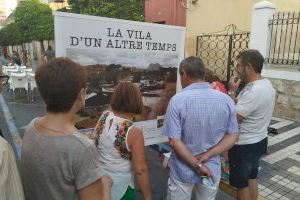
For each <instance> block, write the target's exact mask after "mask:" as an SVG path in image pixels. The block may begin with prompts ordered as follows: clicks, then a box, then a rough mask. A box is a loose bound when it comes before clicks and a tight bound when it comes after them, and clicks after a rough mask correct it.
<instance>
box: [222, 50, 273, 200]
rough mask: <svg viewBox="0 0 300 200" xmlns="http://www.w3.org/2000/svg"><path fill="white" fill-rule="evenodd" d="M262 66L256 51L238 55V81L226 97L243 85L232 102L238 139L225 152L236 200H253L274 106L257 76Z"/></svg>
mask: <svg viewBox="0 0 300 200" xmlns="http://www.w3.org/2000/svg"><path fill="white" fill-rule="evenodd" d="M263 63H264V58H263V56H262V55H261V54H260V53H259V51H257V50H253V49H249V50H246V51H244V52H242V53H241V54H240V55H238V57H237V72H238V76H239V77H238V79H237V80H232V81H231V82H230V83H229V92H228V94H229V95H230V96H231V97H232V98H233V99H235V94H236V91H237V89H238V87H239V85H240V83H241V82H243V83H245V84H246V85H245V87H244V88H243V89H242V91H241V92H240V93H239V95H238V96H237V99H236V109H237V120H238V123H239V126H240V137H239V140H238V142H237V143H236V144H235V146H233V148H232V149H231V150H230V151H229V165H230V178H229V182H230V185H231V186H234V187H236V188H237V199H239V200H256V199H257V196H258V192H257V181H256V178H257V174H258V167H259V160H260V158H261V156H262V155H263V154H264V153H265V152H266V150H267V137H268V131H267V128H268V126H269V124H270V121H271V117H272V114H273V110H274V105H275V90H274V88H273V86H272V84H271V82H270V81H269V80H268V79H266V78H263V77H262V76H261V71H262V68H263Z"/></svg>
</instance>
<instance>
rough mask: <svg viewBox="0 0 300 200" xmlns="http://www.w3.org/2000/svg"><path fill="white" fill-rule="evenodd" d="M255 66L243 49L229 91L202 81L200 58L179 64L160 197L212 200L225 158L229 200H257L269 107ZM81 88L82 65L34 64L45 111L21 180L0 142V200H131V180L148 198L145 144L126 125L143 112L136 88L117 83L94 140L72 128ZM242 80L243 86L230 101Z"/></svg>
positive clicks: (252, 53) (34, 127)
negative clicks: (231, 190)
mask: <svg viewBox="0 0 300 200" xmlns="http://www.w3.org/2000/svg"><path fill="white" fill-rule="evenodd" d="M263 62H264V58H263V56H262V55H261V54H260V53H259V52H258V51H257V50H246V51H244V52H242V53H241V54H240V55H239V56H238V57H237V66H236V67H237V73H238V78H233V79H232V80H231V81H230V83H229V90H228V92H227V91H226V88H225V87H224V85H223V84H222V83H221V82H220V81H219V80H218V79H216V77H215V76H208V75H209V73H211V72H209V71H207V69H205V66H204V63H203V61H202V60H201V58H198V57H188V58H186V59H184V60H183V61H182V62H181V63H180V66H179V74H180V81H181V85H182V88H183V89H182V90H181V91H180V92H178V93H177V94H175V95H174V96H173V97H172V98H171V100H170V102H169V104H168V108H167V112H166V114H165V118H164V125H163V129H162V132H163V134H164V135H165V136H167V137H168V138H169V143H170V145H171V147H172V153H171V158H170V160H169V167H170V178H169V180H168V189H167V199H168V200H189V199H191V198H194V199H203V200H212V199H215V197H216V194H217V191H218V185H219V182H220V179H221V159H220V155H221V154H222V155H223V158H225V160H227V159H226V158H227V157H229V182H230V185H232V186H233V187H235V188H237V199H239V200H248V199H249V200H256V199H257V196H258V192H257V181H256V178H257V175H258V167H259V160H260V157H261V156H262V155H263V154H264V153H265V152H266V148H267V127H268V125H269V123H270V120H271V117H272V112H273V109H274V104H275V91H274V89H273V87H272V85H271V83H270V81H269V80H268V79H265V78H263V77H262V76H261V70H262V67H263ZM212 77H213V78H212ZM86 81H87V73H86V71H85V69H84V67H83V66H81V65H79V64H77V63H75V62H73V61H71V60H70V59H67V58H56V59H51V60H50V61H49V62H47V63H45V64H42V65H41V66H39V67H38V69H37V71H36V82H37V86H38V89H39V92H40V94H41V97H42V98H43V100H44V101H45V103H46V110H47V113H46V115H45V116H43V117H38V118H36V119H33V120H32V121H31V122H30V124H29V125H28V126H27V128H26V131H25V134H24V138H23V145H22V156H21V167H20V168H21V178H20V177H19V174H18V170H17V169H16V164H15V158H14V156H13V152H12V149H11V147H10V146H9V144H8V143H7V142H6V141H5V140H4V139H2V138H1V137H0V147H1V148H0V155H1V158H2V160H1V161H0V175H1V178H0V179H1V181H0V199H9V200H10V199H13V200H16V199H24V198H25V199H29V200H41V199H43V200H44V199H81V200H84V199H86V200H93V199H95V200H96V199H97V200H99V199H104V200H105V199H113V200H133V199H134V198H135V187H134V185H135V182H134V180H135V179H136V183H137V184H138V185H139V188H140V190H141V192H142V194H143V199H145V200H150V199H152V194H151V187H150V182H149V174H148V167H147V162H146V152H145V145H144V137H143V133H142V131H141V130H140V129H139V128H137V127H135V125H134V123H133V122H134V121H135V120H134V119H135V116H136V115H138V114H140V113H141V112H142V109H143V101H142V97H141V93H140V91H139V89H138V88H137V87H136V86H135V85H134V84H133V83H131V82H127V81H123V82H120V83H119V84H118V85H117V87H116V89H115V91H114V94H113V95H112V98H111V103H110V105H111V106H110V107H111V110H107V111H105V112H103V114H102V115H101V116H100V117H99V121H98V123H97V125H96V127H95V128H94V141H92V140H90V139H88V138H87V137H86V136H85V135H83V134H81V133H80V131H79V130H77V129H76V127H75V115H76V113H77V112H78V111H79V110H80V109H81V108H82V107H84V104H85V93H86V87H87V86H86ZM241 83H244V84H245V87H244V88H243V89H242V90H241V91H240V92H239V94H238V96H237V90H238V88H239V85H240V84H241ZM227 151H229V152H228V156H227ZM2 177H5V178H4V179H3V178H2ZM21 180H22V183H23V185H22V184H21ZM23 191H24V193H23Z"/></svg>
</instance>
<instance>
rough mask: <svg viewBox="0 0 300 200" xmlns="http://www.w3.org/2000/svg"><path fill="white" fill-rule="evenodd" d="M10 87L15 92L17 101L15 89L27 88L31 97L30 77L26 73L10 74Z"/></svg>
mask: <svg viewBox="0 0 300 200" xmlns="http://www.w3.org/2000/svg"><path fill="white" fill-rule="evenodd" d="M10 79H11V81H10V89H11V90H12V92H13V99H14V101H15V90H16V89H25V91H26V95H27V99H29V95H28V78H27V76H26V73H11V76H10Z"/></svg>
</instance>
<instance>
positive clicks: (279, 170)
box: [0, 89, 300, 200]
mask: <svg viewBox="0 0 300 200" xmlns="http://www.w3.org/2000/svg"><path fill="white" fill-rule="evenodd" d="M34 96H35V98H34V102H31V101H28V100H27V98H26V93H25V92H24V91H22V92H21V93H20V92H19V91H17V92H16V99H15V101H13V100H12V97H11V96H10V94H9V92H8V91H7V89H5V90H4V92H3V94H2V95H1V96H0V104H1V108H0V109H1V114H0V126H1V129H2V132H3V134H4V137H5V139H7V140H8V141H9V142H10V144H12V146H13V147H14V149H15V151H16V155H17V157H18V159H19V155H20V148H21V142H22V136H23V133H24V127H25V126H26V125H27V124H28V123H29V122H30V121H31V120H32V119H34V118H35V117H37V116H41V115H43V114H44V113H45V105H44V103H43V102H42V100H41V98H40V97H39V96H38V93H37V91H35V93H34ZM271 126H272V127H274V128H277V129H278V132H279V134H278V135H271V136H269V147H268V155H266V156H265V157H264V158H263V159H262V162H261V170H260V176H259V193H260V195H261V196H264V197H266V198H267V199H270V200H271V199H280V200H288V199H299V196H300V123H299V122H294V121H290V120H285V119H281V118H273V120H272V123H271ZM147 151H148V163H149V170H150V179H151V186H152V191H153V194H154V199H155V200H160V199H165V196H166V188H167V178H168V170H166V169H164V168H163V167H162V161H161V159H160V158H159V156H158V152H157V151H155V150H154V148H147ZM137 199H142V198H141V194H140V192H139V191H138V192H137ZM217 199H218V200H227V199H228V200H230V199H232V198H231V197H229V196H227V195H226V194H224V193H223V192H219V194H218V197H217Z"/></svg>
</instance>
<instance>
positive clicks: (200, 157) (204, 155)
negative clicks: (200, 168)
mask: <svg viewBox="0 0 300 200" xmlns="http://www.w3.org/2000/svg"><path fill="white" fill-rule="evenodd" d="M195 157H196V158H197V160H198V162H199V163H206V162H207V161H208V160H209V159H210V156H209V155H208V153H207V152H204V153H201V154H198V155H196V156H195Z"/></svg>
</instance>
